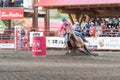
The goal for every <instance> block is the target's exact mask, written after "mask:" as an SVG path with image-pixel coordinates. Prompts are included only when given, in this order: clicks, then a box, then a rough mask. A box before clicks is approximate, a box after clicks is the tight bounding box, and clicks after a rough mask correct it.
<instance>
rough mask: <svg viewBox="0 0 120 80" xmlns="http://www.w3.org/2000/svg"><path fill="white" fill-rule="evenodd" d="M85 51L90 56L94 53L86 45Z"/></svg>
mask: <svg viewBox="0 0 120 80" xmlns="http://www.w3.org/2000/svg"><path fill="white" fill-rule="evenodd" d="M84 49H85V51H86V52H87V53H88V54H89V55H92V53H91V52H90V51H89V50H88V49H87V47H86V46H85V45H84Z"/></svg>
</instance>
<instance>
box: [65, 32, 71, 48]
mask: <svg viewBox="0 0 120 80" xmlns="http://www.w3.org/2000/svg"><path fill="white" fill-rule="evenodd" d="M69 35H70V34H69V33H66V34H65V40H66V42H67V45H68V47H69V49H72V45H71V43H70V39H69Z"/></svg>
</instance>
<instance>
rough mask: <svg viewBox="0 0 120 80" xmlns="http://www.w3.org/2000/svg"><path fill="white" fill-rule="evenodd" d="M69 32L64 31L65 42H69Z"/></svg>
mask: <svg viewBox="0 0 120 80" xmlns="http://www.w3.org/2000/svg"><path fill="white" fill-rule="evenodd" d="M69 35H70V34H69V33H65V40H66V42H70V38H69Z"/></svg>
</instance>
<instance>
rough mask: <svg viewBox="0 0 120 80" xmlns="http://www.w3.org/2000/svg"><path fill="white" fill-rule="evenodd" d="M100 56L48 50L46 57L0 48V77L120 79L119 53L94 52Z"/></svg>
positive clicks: (2, 79) (8, 79)
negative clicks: (68, 53) (75, 54)
mask: <svg viewBox="0 0 120 80" xmlns="http://www.w3.org/2000/svg"><path fill="white" fill-rule="evenodd" d="M94 53H97V54H99V56H96V57H95V56H85V55H80V56H71V55H65V51H64V50H59V51H58V50H57V51H56V50H47V56H46V57H33V56H32V52H31V51H14V50H1V51H0V80H120V52H115V51H114V52H111V51H106V52H100V51H99V52H94Z"/></svg>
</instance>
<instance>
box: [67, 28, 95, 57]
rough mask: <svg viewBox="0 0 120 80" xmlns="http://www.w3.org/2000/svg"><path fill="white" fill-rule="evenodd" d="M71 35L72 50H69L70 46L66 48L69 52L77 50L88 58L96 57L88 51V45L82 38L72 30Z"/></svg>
mask: <svg viewBox="0 0 120 80" xmlns="http://www.w3.org/2000/svg"><path fill="white" fill-rule="evenodd" d="M69 34H70V35H69V39H70V44H71V47H72V48H70V49H69V46H68V45H66V46H67V48H68V49H69V50H71V53H72V51H73V50H75V51H76V50H77V51H79V52H82V53H84V54H85V55H88V56H90V55H94V54H93V53H91V52H90V51H89V50H88V49H87V46H86V44H85V43H84V41H83V39H82V38H81V37H80V36H77V35H76V34H75V33H74V32H73V31H72V30H70V33H69Z"/></svg>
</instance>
